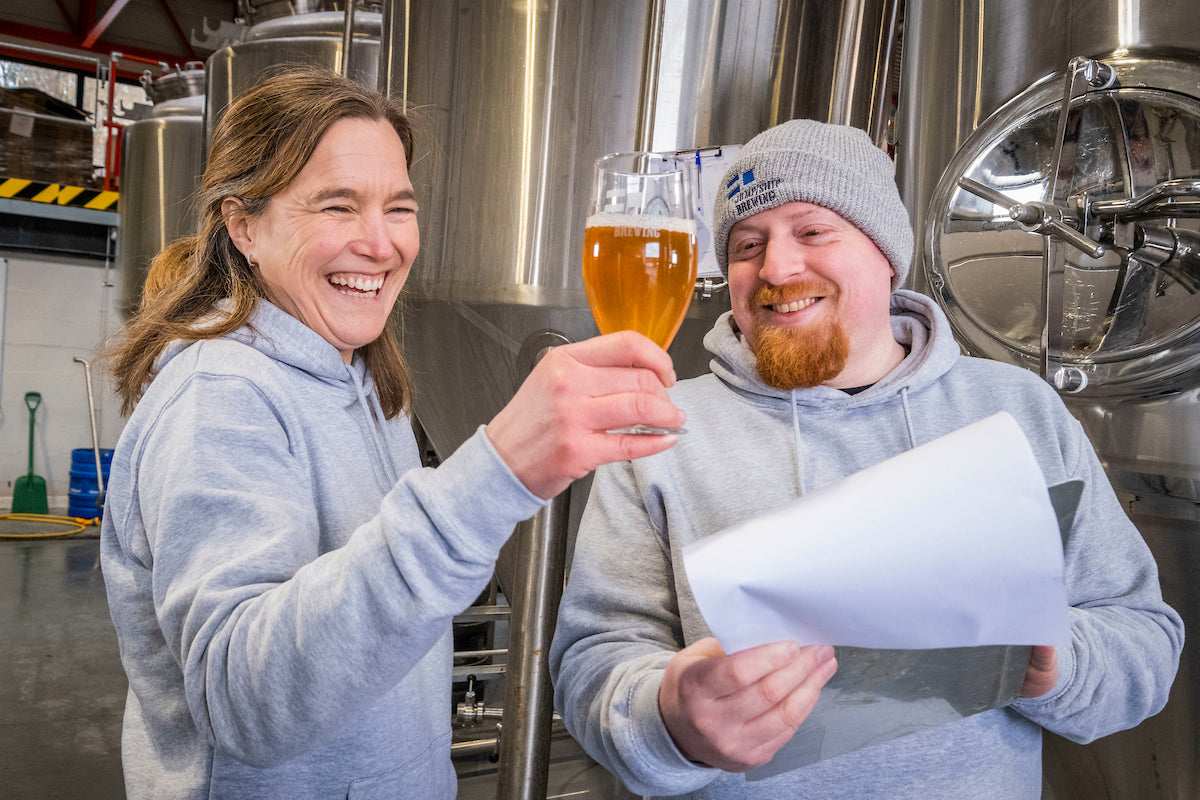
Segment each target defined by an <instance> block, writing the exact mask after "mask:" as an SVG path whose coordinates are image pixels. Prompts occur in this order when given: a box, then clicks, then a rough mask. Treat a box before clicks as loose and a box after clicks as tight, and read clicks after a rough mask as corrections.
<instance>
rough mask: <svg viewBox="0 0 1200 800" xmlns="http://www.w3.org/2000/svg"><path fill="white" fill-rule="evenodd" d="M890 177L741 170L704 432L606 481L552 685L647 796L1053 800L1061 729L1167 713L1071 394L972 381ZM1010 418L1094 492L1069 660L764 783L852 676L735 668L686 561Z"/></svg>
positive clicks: (776, 148) (768, 165)
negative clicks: (726, 305) (916, 268)
mask: <svg viewBox="0 0 1200 800" xmlns="http://www.w3.org/2000/svg"><path fill="white" fill-rule="evenodd" d="M893 175H894V172H893V167H892V163H891V161H890V160H889V159H888V157H887V156H886V155H885V154H884V153H883V152H882V151H880V150H879V149H878V148H876V147H874V145H873V144H872V143H871V141H870V139H869V138H868V137H867V136H866V135H865V134H864V133H863V132H861V131H858V130H855V129H853V128H847V127H842V126H833V125H825V124H822V123H817V122H813V121H811V120H793V121H791V122H788V123H785V124H783V125H780V126H778V127H775V128H772V129H770V130H768V131H766V132H764V133H762V134H760V135H759V136H757V137H755V138H754V139H753V140H752V141H751V142H749V143H748V144H747V145H746V146H745V147H744V148H743V149H742V150H741V152H740V153H739V155H738V157H737V159H736V160H735V162H734V163H733V165H732V166H731V167H730V169H729V171H728V173H727V174H726V177H725V182H724V184H723V185H724V187H725V188H724V190H723V191H722V192H720V196H719V197H718V199H717V203H716V206H715V210H714V226H713V227H714V231H715V235H714V239H715V245H714V246H715V249H716V253H717V259H718V262H719V263H720V265H721V268H722V270H723V271H725V272H726V273H727V275H728V278H729V289H730V299H731V302H732V310H731V311H730V312H729V313H727V314H725V315H723V316H722V317H721V318H720V319H719V320H718V321H717V323H716V325H715V326H714V327H713V329H712V330H711V331H710V332H709V333H708V334H707V336H706V337H705V340H704V342H705V345H706V347H707V348H708V349H709V350H710V351H711V352H712V353H713V356H714V357H713V360H712V374H709V375H705V376H703V377H700V378H696V379H694V380H690V381H683V382H681V383H680V384H678V385H677V386H676V388H675V389H674V390H673V392H672V399H673V401H674V402H675V403H676V404H677V405H678V406H679V407H680V408H682V409H683V410H685V411H686V412H687V427H688V433H686V434H684V435H682V436H680V439H679V443H678V444H677V445H676V447H675V448H674V449H673V450H671V451H669V452H666V453H663V454H660V455H655V456H652V457H650V458H645V459H641V460H638V461H635V462H626V463H622V464H614V465H609V466H608V467H603V468H601V469H600V470H599V471H598V472H597V474H596V479H595V482H594V484H593V487H592V493H591V498H590V501H589V505H588V508H587V511H586V513H585V514H584V517H583V520H582V522H581V527H580V531H579V538H578V541H577V543H576V549H575V559H574V565H573V568H572V571H571V573H570V579H569V582H568V587H567V591H566V593H565V595H564V597H563V601H562V606H561V609H560V616H559V621H558V630H557V634H556V636H555V641H554V646H553V650H552V652H551V670H552V675H553V678H554V681H555V700H556V705H557V707H558V709H559V711H560V713H561V714H562V716H563V718H564V720H565V721H566V724H567V727H568V729H569V730H570V731H571V732H572V734H574V735H575V737H576V738H577V739H579V741H580V742H581V743H582V744H583V746H584V747H585V749H587V751H588V752H589V753H590V754H591V755H592V756H593V757H594V758H596V759H597V760H598V761H600V762H601V763H602V764H604V765H605V766H607V767H608V768H609V769H611V770H612V771H613V772H615V773H616V774H617V775H619V776H620V777H621V778H622V780H623V781H624V782H625V783H626V785H627V786H628V787H629V788H630V789H631V790H633V791H634V792H637V793H641V794H647V795H678V794H684V793H692V794H691V796H694V797H705V798H709V797H711V798H727V797H728V798H732V797H738V798H741V797H764V798H766V797H770V798H780V797H803V798H820V799H821V800H829V799H830V798H853V799H854V800H861V799H862V798H873V797H880V798H888V800H900V799H901V798H921V799H922V800H926V798H955V799H956V800H963V799H964V798H1005V800H1011V799H1017V800H1020V799H1022V798H1027V799H1028V800H1034V799H1035V798H1039V797H1040V796H1041V783H1042V780H1041V732H1042V729H1043V728H1045V729H1047V730H1052V731H1056V732H1058V733H1060V734H1062V735H1064V736H1067V737H1069V738H1071V739H1074V740H1076V741H1080V742H1086V741H1089V740H1092V739H1095V738H1097V737H1099V736H1104V735H1107V734H1109V733H1112V732H1114V731H1117V730H1121V729H1124V728H1129V727H1132V726H1134V725H1136V724H1138V723H1139V722H1140V721H1141V720H1143V719H1145V718H1146V717H1148V716H1151V715H1153V714H1155V713H1157V712H1158V711H1159V710H1161V708H1162V707H1163V705H1164V704H1165V702H1166V699H1167V694H1168V691H1169V689H1170V686H1171V682H1172V680H1173V679H1174V675H1175V670H1176V668H1177V666H1178V659H1179V653H1180V650H1181V648H1182V643H1183V626H1182V622H1181V621H1180V619H1179V616H1178V615H1177V614H1175V612H1174V611H1172V610H1171V609H1170V608H1169V607H1168V606H1167V605H1165V604H1164V603H1163V601H1162V596H1161V593H1160V590H1159V585H1158V576H1157V569H1156V566H1155V564H1154V561H1153V559H1152V557H1151V555H1150V553H1149V551H1148V549H1147V548H1146V545H1145V543H1144V542H1143V541H1142V539H1141V537H1140V536H1139V535H1138V532H1137V530H1136V529H1135V528H1134V527H1133V526H1132V525H1131V524H1130V523H1129V521H1128V519H1127V518H1126V517H1125V515H1124V513H1123V512H1122V509H1121V507H1120V505H1119V504H1118V501H1117V499H1116V497H1115V496H1114V494H1113V492H1112V489H1111V487H1110V485H1109V483H1108V481H1107V479H1106V477H1105V475H1104V472H1103V470H1102V469H1101V466H1100V463H1099V462H1098V460H1097V458H1096V456H1095V453H1094V452H1093V450H1092V448H1091V446H1090V444H1089V443H1088V441H1087V439H1086V437H1085V435H1084V433H1083V431H1082V428H1081V427H1080V425H1079V424H1078V423H1077V422H1076V421H1075V419H1074V418H1073V417H1072V416H1071V415H1070V414H1069V413H1068V411H1067V410H1066V408H1065V407H1064V405H1063V404H1062V402H1061V401H1060V400H1059V398H1058V396H1057V395H1056V394H1055V392H1054V391H1053V390H1052V389H1051V388H1050V387H1049V386H1048V385H1046V384H1045V383H1044V382H1043V381H1041V380H1039V379H1038V378H1037V377H1036V376H1034V375H1032V374H1030V373H1028V372H1026V371H1024V370H1021V369H1019V368H1017V367H1013V366H1009V365H1005V364H1000V363H997V362H993V361H987V360H981V359H974V358H967V357H964V356H962V355H961V354H960V352H959V348H958V346H957V344H956V343H955V341H954V338H953V335H952V332H951V330H950V326H949V323H948V321H947V320H946V318H945V316H944V315H943V314H942V313H941V311H940V310H939V309H938V308H937V306H936V305H935V304H934V303H933V302H932V301H931V300H929V299H928V298H926V297H924V296H922V295H920V294H917V293H914V292H911V291H905V290H900V289H898V288H897V287H899V286H900V285H901V284H902V283H903V282H904V278H905V276H906V274H907V271H908V266H909V261H910V259H911V252H912V243H913V239H912V231H911V227H910V224H909V222H908V215H907V213H906V211H905V208H904V206H903V204H902V203H901V201H900V197H899V193H898V191H897V189H896V185H895V181H894V177H893ZM998 411H1008V412H1009V413H1010V414H1012V415H1013V416H1014V417H1015V418H1016V419H1017V421H1018V422H1019V424H1020V425H1021V427H1022V429H1023V431H1024V433H1025V435H1026V437H1027V438H1028V439H1029V442H1030V444H1031V446H1032V447H1033V449H1034V452H1035V454H1036V456H1037V459H1038V462H1039V465H1040V466H1041V468H1042V471H1043V473H1044V475H1045V479H1046V482H1047V484H1050V485H1052V484H1056V483H1060V482H1063V481H1066V480H1069V479H1073V478H1082V479H1083V480H1084V481H1085V482H1086V487H1087V488H1086V490H1085V494H1084V497H1083V498H1082V500H1081V504H1080V508H1079V512H1078V515H1077V518H1076V521H1075V524H1074V526H1073V528H1072V530H1071V532H1070V536H1069V539H1068V541H1067V542H1066V545H1065V558H1066V580H1067V591H1068V598H1069V601H1070V603H1071V606H1072V608H1071V611H1070V621H1071V624H1070V638H1069V640H1064V641H1062V642H1059V643H1057V644H1056V645H1055V646H1053V647H1038V648H1035V649H1034V652H1033V656H1032V658H1031V663H1030V666H1029V672H1028V674H1027V677H1026V680H1025V683H1024V685H1023V686H1022V689H1021V693H1020V694H1021V697H1020V698H1019V699H1018V700H1017V701H1016V702H1014V703H1013V704H1012V705H1011V706H1009V707H1007V708H1004V709H999V710H993V711H988V712H984V713H981V714H976V715H974V716H970V717H966V718H964V719H962V720H960V721H957V722H954V723H950V724H946V725H942V726H939V727H935V728H930V729H927V730H924V731H922V732H919V733H914V734H910V735H908V736H904V737H901V738H898V739H893V740H891V741H888V742H885V743H882V744H878V745H875V746H872V747H868V748H864V749H861V750H858V751H856V752H852V753H848V754H846V755H843V756H840V757H837V758H831V759H827V760H824V761H819V762H817V763H815V764H812V765H810V766H807V767H804V768H801V769H797V770H793V771H791V772H787V773H784V774H782V775H777V776H775V777H772V778H768V779H766V780H762V781H747V780H746V779H745V778H744V776H743V775H741V774H739V773H741V772H745V771H747V770H749V769H751V768H753V767H755V766H758V765H761V764H764V763H766V762H767V761H769V760H770V758H771V756H772V755H773V754H774V753H775V752H776V751H777V750H778V749H779V748H780V747H781V746H782V745H783V744H784V743H785V742H787V741H788V739H789V738H790V737H791V735H792V734H793V733H794V732H795V730H796V729H797V727H798V726H799V725H800V723H801V722H803V721H804V719H805V717H806V716H807V715H808V713H809V712H810V710H811V709H812V707H813V705H814V703H815V702H816V699H817V696H818V694H819V692H820V690H821V687H822V686H823V685H824V683H825V682H826V681H827V680H828V679H829V677H830V676H831V675H832V674H833V673H834V671H835V670H836V659H835V658H833V653H832V650H831V648H828V647H807V648H800V647H798V646H797V645H796V644H795V643H789V642H778V643H774V644H768V645H764V646H762V647H757V648H753V649H750V650H745V651H743V652H740V653H736V654H730V655H727V654H725V653H724V652H723V651H722V650H721V648H720V646H719V645H718V644H717V643H716V641H715V640H714V639H712V638H710V637H711V635H710V632H709V630H708V628H707V626H706V625H705V623H704V620H703V619H702V617H701V615H700V612H699V610H698V609H697V608H696V604H695V600H694V598H693V597H692V594H691V592H690V590H689V588H688V582H687V576H686V575H685V574H684V570H683V561H682V559H681V552H682V548H683V547H685V546H686V545H687V544H689V543H690V542H693V541H695V540H697V539H700V538H703V537H705V536H710V535H712V534H715V533H718V532H719V531H721V530H724V529H725V528H728V527H730V526H732V525H734V524H736V523H738V522H741V521H743V520H745V519H747V518H749V517H752V516H755V515H757V514H759V513H762V512H764V511H767V510H769V509H771V508H774V507H775V506H778V505H780V504H782V503H784V502H787V501H789V500H792V499H794V498H795V497H797V496H799V495H801V494H804V493H807V492H811V491H813V490H815V489H818V488H820V487H822V486H824V485H827V484H830V483H833V482H835V481H837V480H839V479H841V478H843V477H845V476H847V475H850V474H852V473H855V472H858V471H860V470H862V469H865V468H867V467H869V466H871V465H873V464H876V463H878V462H880V461H883V460H885V459H887V458H890V457H892V456H895V455H897V454H899V453H902V452H904V451H906V450H908V449H910V448H913V447H916V446H918V445H920V444H923V443H925V442H929V441H932V440H933V439H936V438H938V437H940V436H943V435H945V434H948V433H950V432H952V431H954V430H957V429H959V428H962V427H964V426H966V425H968V424H970V423H972V422H975V421H978V420H980V419H983V418H984V417H987V416H990V415H991V414H993V413H996V412H998ZM851 513H852V512H851ZM822 533H823V534H824V535H828V536H837V531H828V532H822Z"/></svg>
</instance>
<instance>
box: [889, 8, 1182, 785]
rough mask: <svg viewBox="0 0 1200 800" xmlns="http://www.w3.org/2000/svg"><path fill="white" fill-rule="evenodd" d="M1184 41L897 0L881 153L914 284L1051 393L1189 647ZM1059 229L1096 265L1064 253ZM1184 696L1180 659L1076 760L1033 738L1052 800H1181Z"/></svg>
mask: <svg viewBox="0 0 1200 800" xmlns="http://www.w3.org/2000/svg"><path fill="white" fill-rule="evenodd" d="M1198 41H1200V20H1198V19H1197V17H1196V15H1195V13H1194V7H1193V4H1191V3H1188V2H1183V0H1174V1H1172V0H1162V2H1156V3H1153V4H1152V6H1151V4H1150V3H1138V2H1129V0H1121V1H1120V2H1118V0H1106V1H1096V2H1087V3H1080V2H1073V3H1072V2H1065V1H1064V0H1056V1H1055V2H1045V0H1040V1H1039V2H1012V0H1008V1H1007V2H997V1H996V0H983V2H977V0H970V2H954V3H942V2H940V1H939V2H929V0H917V1H916V2H911V0H910V3H909V11H908V16H907V18H906V26H905V50H906V60H905V74H904V78H903V83H902V89H901V109H900V115H899V117H900V118H899V122H900V125H899V141H898V143H897V149H896V152H897V164H898V172H899V176H900V182H901V190H902V194H903V196H904V198H905V201H906V203H907V204H908V206H909V208H910V211H911V212H912V214H913V217H914V220H915V221H916V223H917V225H916V229H917V232H918V236H917V253H916V261H915V263H916V268H914V270H913V274H914V278H915V282H916V284H917V288H921V289H925V290H927V291H929V292H930V294H931V295H932V296H934V297H935V298H936V299H937V300H938V301H939V303H940V304H941V305H942V306H943V308H944V309H945V310H946V312H947V316H948V317H949V318H950V320H951V323H952V324H953V325H954V328H955V334H956V336H957V337H958V339H959V341H960V343H961V344H962V345H963V347H964V349H965V350H966V351H967V352H968V353H971V354H973V355H982V356H986V357H990V358H995V359H998V360H1002V361H1007V362H1009V363H1013V364H1018V365H1020V366H1024V367H1026V368H1029V369H1031V370H1034V371H1037V372H1040V373H1041V374H1043V375H1045V376H1046V378H1047V379H1048V380H1051V381H1052V382H1055V384H1056V386H1058V387H1059V388H1060V390H1061V391H1062V393H1063V399H1064V401H1065V402H1066V403H1067V405H1068V407H1069V408H1070V409H1071V411H1072V413H1073V414H1075V416H1076V417H1077V418H1079V419H1080V421H1081V422H1082V424H1083V426H1084V428H1085V430H1086V431H1087V433H1088V435H1089V437H1090V438H1091V440H1092V442H1093V444H1094V445H1095V447H1096V450H1097V452H1098V454H1099V455H1100V458H1101V459H1102V461H1103V462H1104V465H1105V468H1106V470H1107V473H1108V476H1109V479H1110V480H1111V481H1112V483H1113V485H1114V487H1115V488H1116V489H1117V491H1118V494H1119V495H1120V496H1121V498H1122V500H1123V501H1124V502H1125V504H1126V508H1127V511H1128V513H1129V515H1130V517H1131V519H1133V521H1134V523H1135V524H1136V525H1137V526H1138V529H1139V530H1140V531H1141V533H1142V535H1143V536H1144V537H1145V539H1146V541H1147V543H1148V544H1149V545H1150V548H1151V550H1152V552H1153V553H1154V555H1155V558H1156V560H1157V562H1158V565H1159V571H1160V577H1161V581H1162V586H1163V594H1164V596H1165V598H1166V599H1167V601H1168V602H1169V603H1171V605H1172V606H1173V607H1175V608H1176V609H1177V610H1178V611H1179V612H1180V613H1181V615H1182V616H1183V617H1184V622H1185V625H1187V626H1189V628H1190V629H1192V630H1194V629H1196V628H1197V626H1200V592H1198V591H1197V589H1196V581H1195V575H1196V574H1197V572H1198V571H1200V395H1198V391H1197V390H1198V388H1200V266H1198V265H1200V259H1197V258H1196V257H1195V256H1194V254H1193V251H1194V250H1196V249H1197V246H1200V208H1198V207H1197V203H1200V53H1198V52H1197V44H1196V42H1198ZM1077 56H1079V57H1083V58H1081V59H1078V60H1076V57H1077ZM1039 204H1040V205H1039ZM1010 209H1014V210H1012V211H1010ZM1026 212H1029V213H1028V214H1026ZM1039 213H1041V214H1046V215H1057V214H1061V215H1062V221H1063V223H1064V224H1066V225H1067V226H1068V227H1069V228H1070V229H1071V230H1070V231H1066V232H1065V233H1062V234H1061V235H1060V236H1058V237H1050V238H1047V237H1045V236H1043V235H1041V234H1040V233H1038V232H1037V231H1038V230H1041V229H1044V224H1043V223H1044V222H1045V219H1046V216H1040V217H1039V216H1038V214H1039ZM1060 230H1061V229H1060ZM1073 232H1074V233H1078V234H1082V235H1083V236H1085V237H1088V238H1090V239H1092V240H1094V241H1095V242H1098V243H1101V244H1103V245H1104V252H1103V253H1095V252H1093V253H1092V254H1085V253H1084V252H1083V251H1082V249H1081V248H1086V247H1087V244H1086V243H1085V242H1077V243H1078V246H1075V245H1071V244H1068V243H1066V242H1065V241H1064V238H1063V237H1070V236H1071V235H1072V233H1073ZM1167 243H1170V247H1167V246H1166V244H1167ZM1047 265H1049V266H1047ZM1198 686H1200V654H1198V652H1197V647H1196V646H1195V645H1194V644H1189V645H1187V646H1186V647H1185V650H1184V654H1183V659H1182V662H1181V665H1180V671H1179V675H1178V678H1177V680H1176V683H1175V686H1174V689H1173V691H1172V695H1171V700H1170V702H1169V703H1168V705H1167V708H1166V709H1165V710H1164V711H1163V712H1162V713H1161V714H1159V715H1157V716H1156V717H1154V718H1152V719H1150V720H1148V721H1147V722H1145V723H1143V724H1142V725H1141V726H1139V727H1137V728H1135V729H1134V730H1131V731H1127V732H1122V733H1118V734H1116V735H1114V736H1111V737H1107V738H1105V739H1102V740H1100V741H1098V742H1095V743H1093V744H1091V745H1088V746H1086V747H1080V746H1078V745H1074V744H1071V743H1069V742H1067V741H1066V740H1064V739H1061V738H1059V737H1056V736H1053V735H1051V736H1047V738H1046V757H1045V770H1046V776H1047V783H1048V785H1049V787H1050V789H1051V791H1052V792H1053V796H1054V797H1055V798H1056V800H1073V799H1074V798H1079V799H1080V800H1084V799H1085V798H1086V800H1093V798H1139V800H1140V798H1148V797H1154V798H1171V799H1172V800H1176V799H1177V800H1191V799H1192V798H1195V797H1198V796H1200V775H1198V771H1197V768H1198V766H1200V724H1198V720H1197V708H1198V698H1197V687H1198Z"/></svg>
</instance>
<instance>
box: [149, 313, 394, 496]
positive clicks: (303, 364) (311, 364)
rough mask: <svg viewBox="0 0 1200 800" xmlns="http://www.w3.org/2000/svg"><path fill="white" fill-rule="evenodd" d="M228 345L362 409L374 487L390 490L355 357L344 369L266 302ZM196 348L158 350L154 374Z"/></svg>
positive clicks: (315, 336)
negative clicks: (255, 354)
mask: <svg viewBox="0 0 1200 800" xmlns="http://www.w3.org/2000/svg"><path fill="white" fill-rule="evenodd" d="M228 306H229V301H228V300H222V301H221V302H220V303H218V304H217V306H216V309H215V310H214V312H213V313H214V314H219V313H221V311H222V310H224V309H226V308H228ZM221 338H222V339H228V340H231V341H234V342H238V343H239V344H244V345H246V346H247V347H251V348H253V349H255V350H257V351H258V352H260V353H262V354H263V355H265V356H266V357H267V358H269V359H271V360H272V361H274V362H276V363H279V364H282V365H286V366H288V367H291V368H293V369H295V370H298V371H299V372H301V373H303V374H304V375H305V376H307V377H308V378H309V379H311V380H316V381H319V382H320V383H322V384H325V385H326V386H329V387H331V388H334V389H336V390H338V391H340V392H342V393H343V394H344V395H345V398H346V405H348V406H349V405H354V404H358V405H359V406H360V407H361V409H362V417H361V421H362V424H363V425H364V426H365V427H364V430H365V433H366V436H367V438H368V440H370V441H371V442H372V444H373V445H374V451H375V452H374V462H375V464H376V467H377V469H378V471H379V478H380V484H381V486H384V487H390V486H392V485H393V484H395V483H396V481H397V480H399V478H400V474H399V470H398V468H397V467H396V465H395V463H394V460H393V459H392V458H391V457H390V456H389V455H388V453H389V447H388V445H387V442H386V437H385V435H384V433H383V430H382V425H383V423H384V417H383V408H382V407H381V406H380V404H379V398H378V397H377V396H376V394H375V384H374V382H373V381H372V380H371V375H370V373H368V372H367V368H366V364H365V363H364V362H363V360H362V358H360V357H359V355H358V354H357V353H355V355H354V358H353V360H352V361H351V362H350V363H349V364H347V363H345V362H344V361H342V354H341V353H340V352H339V351H338V349H337V348H336V347H334V346H333V345H332V344H330V343H329V342H327V341H326V340H325V339H324V338H323V337H322V336H321V335H320V334H319V333H317V332H316V331H314V330H313V329H312V328H310V327H308V326H307V325H305V324H304V323H303V322H301V321H300V320H298V319H296V318H295V317H293V316H292V315H291V314H288V313H287V312H286V311H283V310H282V309H280V308H279V307H278V306H276V305H274V304H273V303H271V302H270V301H268V300H263V299H260V300H259V301H258V302H257V303H256V304H255V306H254V311H253V312H251V314H250V319H249V320H248V321H247V323H246V324H245V325H243V326H242V327H241V328H238V329H237V330H235V331H232V332H230V333H227V334H225V335H224V336H223V337H221ZM193 344H196V342H192V341H185V340H176V341H174V342H171V343H170V344H169V345H168V346H167V347H166V348H164V349H163V352H162V354H161V355H160V356H159V357H158V362H157V363H156V364H155V372H156V373H157V372H160V371H161V370H162V369H163V367H165V366H166V365H167V364H168V363H169V362H170V361H171V360H172V359H174V358H175V357H177V356H178V355H179V354H180V353H182V352H183V351H185V350H186V349H188V347H190V346H191V345H193Z"/></svg>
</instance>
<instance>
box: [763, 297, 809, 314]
mask: <svg viewBox="0 0 1200 800" xmlns="http://www.w3.org/2000/svg"><path fill="white" fill-rule="evenodd" d="M815 302H817V298H816V297H808V298H805V299H804V300H793V301H792V302H790V303H782V304H775V305H773V306H771V310H773V311H775V312H776V313H779V314H790V313H791V312H793V311H799V310H800V309H802V308H808V307H809V306H811V305H812V304H813V303H815Z"/></svg>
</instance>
